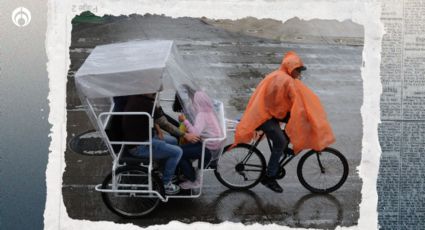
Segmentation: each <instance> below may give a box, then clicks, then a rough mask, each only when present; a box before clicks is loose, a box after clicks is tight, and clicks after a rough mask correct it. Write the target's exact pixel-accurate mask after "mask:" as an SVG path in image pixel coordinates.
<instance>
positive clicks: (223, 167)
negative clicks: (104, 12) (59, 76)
mask: <svg viewBox="0 0 425 230" xmlns="http://www.w3.org/2000/svg"><path fill="white" fill-rule="evenodd" d="M75 83H76V88H77V93H78V95H79V96H80V99H81V102H82V104H83V106H84V108H85V110H86V113H87V115H88V117H89V119H90V121H91V123H92V124H93V126H94V127H95V128H96V130H97V131H98V132H99V133H100V134H101V137H102V139H103V141H104V142H105V144H106V146H107V148H108V150H109V153H110V155H111V157H112V170H111V173H110V174H109V175H107V176H106V178H105V179H104V181H103V183H102V184H99V185H97V186H95V190H96V191H99V192H101V194H102V199H103V201H104V203H105V204H106V206H107V207H108V208H109V209H110V210H111V211H113V212H114V213H116V214H117V215H119V216H122V217H127V218H137V217H142V216H145V215H147V214H149V213H151V212H152V211H153V210H154V209H155V208H156V207H157V206H158V205H159V204H160V202H167V201H168V200H169V199H170V198H197V197H199V196H201V194H202V184H203V173H204V171H205V170H211V169H205V168H204V166H205V164H204V163H205V162H204V161H205V148H206V143H208V142H214V141H215V142H217V141H220V142H222V143H224V141H225V140H226V137H227V132H229V131H230V132H231V131H234V129H235V126H236V125H237V123H238V122H237V121H236V120H229V119H225V116H224V107H223V103H222V102H221V101H218V100H212V101H213V108H214V113H215V116H216V118H217V120H218V122H219V124H220V129H221V136H217V137H208V138H204V139H203V140H202V154H201V159H200V161H201V163H200V164H199V165H200V183H201V187H200V188H199V189H195V190H190V191H189V192H185V193H179V194H176V195H167V194H165V192H164V186H163V183H162V182H161V178H160V176H161V175H160V174H161V173H160V171H159V170H158V165H160V164H159V163H158V162H156V161H154V160H153V157H152V144H151V143H152V138H153V132H152V128H153V127H154V120H153V111H152V113H148V112H126V111H123V101H124V103H125V98H126V97H127V96H131V95H140V94H155V102H154V107H155V105H156V104H158V103H159V102H160V101H161V100H163V101H170V100H169V99H163V98H172V97H174V95H175V94H176V93H177V95H178V96H179V98H180V100H181V101H180V103H181V104H182V108H183V112H184V114H185V115H186V116H187V117H188V119H192V120H193V119H194V112H193V109H192V105H191V99H190V95H189V94H190V92H188V90H187V87H184V86H190V88H192V89H195V90H199V87H198V86H197V85H196V84H195V83H194V78H193V76H192V75H191V73H190V71H189V70H188V69H187V68H186V67H185V64H184V62H183V59H182V58H181V57H180V56H179V54H178V50H177V48H176V46H175V44H174V43H173V41H167V40H145V41H130V42H124V43H115V44H108V45H101V46H97V47H96V48H95V49H94V50H93V51H92V52H91V54H90V55H89V57H88V58H87V59H86V61H85V62H84V63H83V65H82V66H81V68H80V69H79V70H78V71H77V73H76V75H75ZM123 99H124V100H123ZM123 116H145V117H147V118H148V119H149V129H148V130H140V132H147V133H148V136H149V138H148V141H126V140H123V139H122V138H121V137H120V136H121V134H120V131H119V125H120V119H122V117H123ZM117 130H118V131H117ZM262 137H263V136H260V138H258V139H257V140H255V141H254V142H253V143H252V144H239V145H237V146H236V147H235V148H232V149H229V146H226V147H225V148H224V151H222V150H223V148H221V149H220V151H219V152H217V153H216V154H213V156H212V160H215V161H216V162H217V166H216V167H215V168H214V169H213V170H214V173H215V176H216V177H217V179H218V180H219V181H220V182H221V183H222V184H223V185H225V186H226V187H228V188H231V189H236V190H241V189H249V188H252V187H254V186H255V185H257V184H258V183H259V182H260V181H261V179H262V177H263V175H264V174H265V170H266V161H265V158H264V156H263V154H262V153H261V151H260V150H258V149H257V145H258V143H259V142H260V141H261V139H262ZM267 140H268V139H267ZM268 144H269V146H271V144H272V143H270V141H269V140H268ZM128 145H146V146H149V157H148V158H138V157H134V156H132V155H130V154H129V153H128V152H127V151H126V148H125V146H128ZM325 152H327V153H326V155H327V156H336V157H333V158H330V160H328V159H327V158H325V157H324V156H325V154H324V153H325ZM328 153H329V154H328ZM311 156H317V157H311ZM293 157H294V156H288V155H287V154H284V157H283V158H282V159H281V172H280V174H279V175H280V176H281V178H283V177H284V176H285V170H284V166H285V165H286V164H287V163H288V162H289V161H290V160H291V159H292V158H293ZM311 160H314V163H313V164H314V165H316V166H318V168H319V171H318V172H316V174H320V175H322V176H328V175H327V174H326V175H325V173H328V172H332V171H331V170H330V171H328V170H327V166H328V164H329V165H330V166H331V167H333V166H335V165H336V164H337V165H342V166H338V167H339V168H338V167H337V170H336V171H335V170H333V173H335V172H336V174H337V175H330V177H336V182H335V183H333V184H329V185H328V184H326V185H325V188H321V189H317V186H316V185H314V184H313V182H311V181H308V180H307V179H306V178H307V176H306V173H305V172H304V169H309V168H310V167H311V166H308V167H306V166H305V165H307V163H306V162H309V161H311ZM311 168H314V167H311ZM325 169H326V170H325ZM347 174H348V164H347V161H346V159H345V158H344V156H343V155H342V154H340V153H339V152H338V151H337V150H335V149H330V148H326V149H324V150H323V151H321V152H318V151H313V150H311V151H309V152H307V153H306V154H304V156H303V157H302V158H301V160H300V161H299V164H298V174H297V175H298V177H299V179H300V182H301V183H302V185H303V186H304V187H306V188H307V189H309V190H310V191H311V192H315V193H328V192H332V191H334V190H336V189H338V188H339V187H340V186H342V184H343V183H344V182H345V179H346V178H347ZM321 186H323V183H322V184H321Z"/></svg>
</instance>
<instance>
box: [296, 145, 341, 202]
mask: <svg viewBox="0 0 425 230" xmlns="http://www.w3.org/2000/svg"><path fill="white" fill-rule="evenodd" d="M297 175H298V179H299V180H300V182H301V184H302V185H303V186H304V187H305V188H306V189H308V190H310V191H311V192H313V193H321V194H324V193H330V192H333V191H335V190H337V189H339V188H340V187H341V186H342V185H343V184H344V182H345V180H346V179H347V176H348V162H347V159H345V157H344V155H342V154H341V153H340V152H339V151H338V150H336V149H333V148H325V149H324V150H322V151H321V152H317V151H314V150H310V151H309V152H307V153H306V154H304V156H302V157H301V159H300V161H299V162H298V166H297Z"/></svg>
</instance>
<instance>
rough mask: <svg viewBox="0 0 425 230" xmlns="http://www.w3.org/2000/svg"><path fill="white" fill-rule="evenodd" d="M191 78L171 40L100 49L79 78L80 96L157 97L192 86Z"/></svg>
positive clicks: (83, 66)
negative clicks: (190, 84) (166, 89)
mask: <svg viewBox="0 0 425 230" xmlns="http://www.w3.org/2000/svg"><path fill="white" fill-rule="evenodd" d="M171 75H172V76H171ZM190 78H191V77H190V73H189V72H188V71H187V70H185V69H184V65H183V64H182V63H181V60H180V57H179V55H178V53H177V49H176V47H175V46H174V45H173V42H172V41H167V40H146V41H130V42H124V43H115V44H108V45H101V46H97V47H96V48H95V49H93V51H92V52H91V54H90V55H89V57H88V58H87V59H86V61H85V62H84V63H83V65H82V66H81V68H80V69H79V70H78V71H77V73H76V74H75V82H76V86H77V88H78V90H79V93H82V94H83V95H84V96H85V97H87V98H102V97H115V96H127V95H135V94H145V93H155V92H158V91H161V90H162V89H163V88H164V87H165V88H170V87H174V88H175V87H177V85H179V84H189V83H190Z"/></svg>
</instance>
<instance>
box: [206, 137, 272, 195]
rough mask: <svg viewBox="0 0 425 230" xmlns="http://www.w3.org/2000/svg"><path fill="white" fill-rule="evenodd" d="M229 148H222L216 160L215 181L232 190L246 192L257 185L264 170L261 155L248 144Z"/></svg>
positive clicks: (264, 162)
mask: <svg viewBox="0 0 425 230" xmlns="http://www.w3.org/2000/svg"><path fill="white" fill-rule="evenodd" d="M229 147H230V145H228V146H226V147H225V148H224V150H223V153H222V155H221V156H220V158H219V159H218V162H217V168H216V169H215V170H214V174H215V176H216V177H217V180H218V181H220V183H222V184H223V185H224V186H226V187H228V188H230V189H233V190H246V189H250V188H252V187H254V186H255V185H257V184H258V183H259V182H260V181H261V179H262V177H263V175H264V173H265V170H266V160H265V159H264V156H263V154H261V152H260V150H258V149H257V148H256V147H254V146H251V145H248V144H238V145H236V146H235V147H234V148H232V149H230V150H229ZM250 150H251V151H250Z"/></svg>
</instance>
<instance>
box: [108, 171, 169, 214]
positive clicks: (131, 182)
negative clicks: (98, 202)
mask: <svg viewBox="0 0 425 230" xmlns="http://www.w3.org/2000/svg"><path fill="white" fill-rule="evenodd" d="M115 175H116V179H117V184H119V186H118V187H117V189H118V190H135V191H136V190H139V191H140V190H145V191H147V190H148V188H147V186H148V178H149V175H148V170H147V169H146V168H144V167H140V166H134V165H129V166H123V167H120V168H118V169H117V170H116V172H115ZM151 178H152V191H156V192H158V193H159V194H161V195H164V186H163V185H162V182H161V179H159V177H158V176H157V175H156V173H154V172H152V174H151ZM143 186H145V187H143ZM102 189H112V172H111V173H110V174H109V175H108V176H107V177H106V178H105V180H104V181H103V183H102ZM102 200H103V202H104V203H105V205H106V207H108V209H109V210H111V211H112V212H114V213H115V214H117V215H119V216H121V217H125V218H139V217H142V216H146V215H148V214H149V213H151V212H152V211H153V210H155V208H156V207H157V206H158V205H159V203H160V201H161V200H160V199H159V197H158V195H156V194H154V193H132V192H102Z"/></svg>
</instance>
